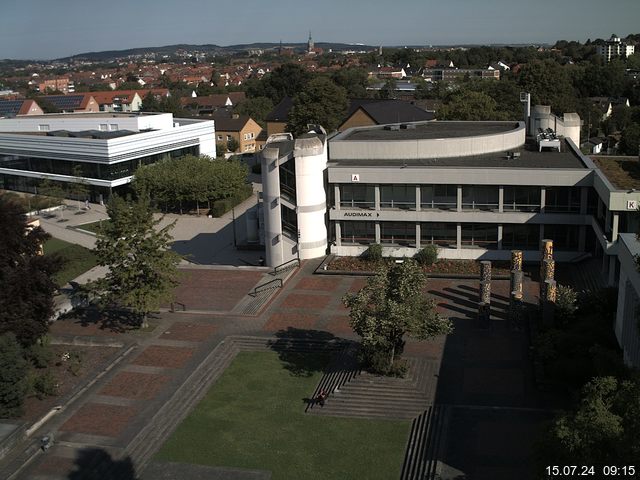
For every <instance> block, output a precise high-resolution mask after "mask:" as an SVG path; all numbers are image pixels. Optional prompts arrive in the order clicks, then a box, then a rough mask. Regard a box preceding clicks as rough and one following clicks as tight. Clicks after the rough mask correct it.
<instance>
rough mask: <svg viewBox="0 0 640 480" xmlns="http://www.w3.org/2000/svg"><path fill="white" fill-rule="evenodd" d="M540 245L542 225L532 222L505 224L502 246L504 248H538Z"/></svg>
mask: <svg viewBox="0 0 640 480" xmlns="http://www.w3.org/2000/svg"><path fill="white" fill-rule="evenodd" d="M539 246H540V225H535V224H530V223H524V224H520V225H514V224H506V225H503V227H502V248H503V249H504V250H511V249H519V250H538V248H539Z"/></svg>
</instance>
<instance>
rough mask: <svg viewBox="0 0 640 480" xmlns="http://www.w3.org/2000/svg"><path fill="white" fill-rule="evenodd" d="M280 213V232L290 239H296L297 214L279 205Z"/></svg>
mask: <svg viewBox="0 0 640 480" xmlns="http://www.w3.org/2000/svg"><path fill="white" fill-rule="evenodd" d="M280 214H281V215H282V233H283V234H284V235H286V236H287V237H289V238H290V239H292V240H295V241H296V242H297V241H298V215H297V214H296V212H295V211H294V210H291V209H290V208H289V207H286V206H284V205H282V204H281V205H280Z"/></svg>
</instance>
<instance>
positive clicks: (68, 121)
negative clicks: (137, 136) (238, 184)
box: [0, 103, 173, 132]
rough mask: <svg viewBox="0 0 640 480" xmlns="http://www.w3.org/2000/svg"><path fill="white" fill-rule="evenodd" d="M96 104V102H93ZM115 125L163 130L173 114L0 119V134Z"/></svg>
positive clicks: (120, 128)
mask: <svg viewBox="0 0 640 480" xmlns="http://www.w3.org/2000/svg"><path fill="white" fill-rule="evenodd" d="M96 105H97V103H96ZM104 124H107V125H112V124H113V125H117V126H118V128H117V129H118V130H131V131H133V132H139V131H140V130H148V129H153V130H166V129H169V128H173V115H172V114H170V113H159V114H153V115H127V114H125V115H119V114H116V113H114V114H107V113H105V112H98V113H95V114H93V113H91V114H81V113H78V114H72V113H69V114H50V115H31V116H27V117H16V118H2V119H0V132H39V131H42V129H41V128H40V126H41V125H47V126H48V130H49V131H54V130H69V131H70V132H79V131H82V130H100V125H104Z"/></svg>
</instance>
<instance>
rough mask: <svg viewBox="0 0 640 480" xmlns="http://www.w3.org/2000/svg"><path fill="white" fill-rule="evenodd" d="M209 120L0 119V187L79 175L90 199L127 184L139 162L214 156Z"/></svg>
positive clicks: (22, 187)
mask: <svg viewBox="0 0 640 480" xmlns="http://www.w3.org/2000/svg"><path fill="white" fill-rule="evenodd" d="M215 138H216V137H215V128H214V122H213V121H211V120H191V119H182V118H180V119H178V118H176V119H174V118H173V115H172V114H170V113H149V114H147V113H145V114H124V113H80V114H50V115H33V116H28V117H17V118H6V119H0V189H7V190H19V191H27V192H36V191H37V190H36V189H37V186H38V184H39V183H40V182H41V181H42V180H43V179H45V178H46V179H49V180H51V181H59V182H74V181H78V179H77V177H75V176H74V174H75V173H76V172H77V170H78V169H79V170H80V171H81V173H82V179H83V181H84V182H86V184H87V185H88V186H89V187H90V196H91V198H92V199H93V200H100V199H106V198H107V197H108V195H110V194H111V192H112V191H113V189H114V188H118V187H123V186H125V185H127V184H128V183H130V182H131V180H132V178H133V174H134V172H135V170H136V168H138V166H140V165H148V164H151V163H155V162H157V161H160V160H162V159H165V158H172V157H179V156H183V155H186V154H194V155H209V156H211V157H215V155H216V144H215Z"/></svg>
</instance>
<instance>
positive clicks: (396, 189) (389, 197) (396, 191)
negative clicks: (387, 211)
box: [380, 185, 416, 210]
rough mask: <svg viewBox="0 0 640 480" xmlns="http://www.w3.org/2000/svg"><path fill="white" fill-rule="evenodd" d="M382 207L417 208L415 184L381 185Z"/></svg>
mask: <svg viewBox="0 0 640 480" xmlns="http://www.w3.org/2000/svg"><path fill="white" fill-rule="evenodd" d="M380 208H401V209H406V210H415V208H416V187H415V185H380Z"/></svg>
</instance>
